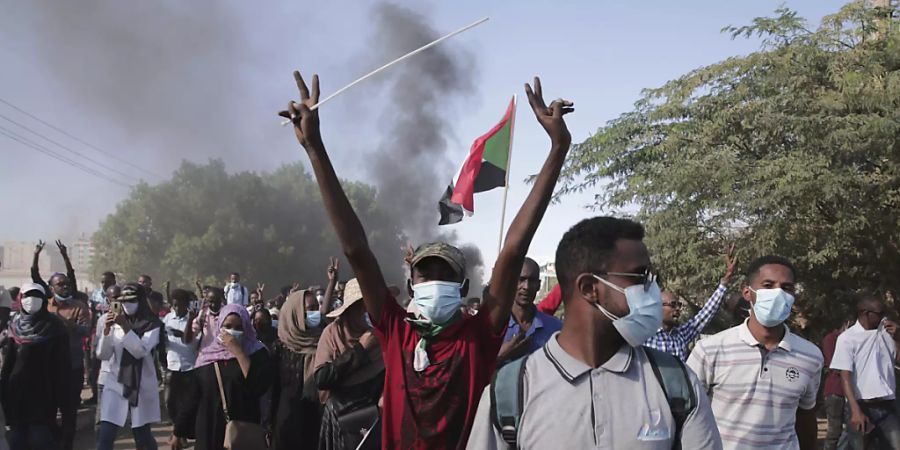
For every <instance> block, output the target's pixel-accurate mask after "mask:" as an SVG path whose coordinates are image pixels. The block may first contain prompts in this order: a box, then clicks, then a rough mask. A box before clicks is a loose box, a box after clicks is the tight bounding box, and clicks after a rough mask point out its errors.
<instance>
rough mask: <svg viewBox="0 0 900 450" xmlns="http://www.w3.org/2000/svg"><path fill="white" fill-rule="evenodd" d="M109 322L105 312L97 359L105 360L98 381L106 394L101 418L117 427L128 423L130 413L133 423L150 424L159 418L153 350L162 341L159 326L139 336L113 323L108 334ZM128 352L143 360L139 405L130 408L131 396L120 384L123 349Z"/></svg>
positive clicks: (101, 323)
mask: <svg viewBox="0 0 900 450" xmlns="http://www.w3.org/2000/svg"><path fill="white" fill-rule="evenodd" d="M105 323H106V314H104V315H102V316H101V317H100V320H99V321H98V322H97V329H98V330H97V334H99V343H98V344H97V358H98V359H100V360H101V361H103V362H104V364H102V365H101V368H100V378H99V380H98V381H99V384H101V385H103V395H101V396H100V405H99V408H100V420H101V421H104V422H110V423H112V424H115V425H117V426H120V427H121V426H123V425H125V420H126V419H127V418H128V413H129V412H130V413H131V426H132V427H133V428H138V427H142V426H144V425H146V424H148V423H155V422H159V421H160V410H159V387H158V383H157V380H156V368H155V364H154V357H153V353H152V352H153V350H154V349H155V348H156V345H157V344H158V343H159V328H154V329H153V330H150V331H148V332H146V333H144V336H143V337H140V338H139V337H138V335H137V334H135V333H134V332H131V331H129V332H128V334H125V332H124V330H123V329H122V327H120V326H118V325H113V326H112V329H110V331H109V336H104V335H103V329H102V328H103V324H105ZM123 351H127V352H128V353H131V355H132V356H134V357H135V358H142V359H143V367H142V368H141V389H140V392H139V393H138V404H137V406H136V407H134V408H131V407H130V406H129V404H128V399H126V398H125V397H123V395H122V392H123V390H124V388H123V386H122V383H119V365H120V364H121V361H122V352H123Z"/></svg>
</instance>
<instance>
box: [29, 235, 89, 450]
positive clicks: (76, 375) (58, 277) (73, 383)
mask: <svg viewBox="0 0 900 450" xmlns="http://www.w3.org/2000/svg"><path fill="white" fill-rule="evenodd" d="M56 246H57V247H58V248H59V252H60V254H61V255H62V257H63V261H64V262H65V264H66V272H67V273H68V275H63V274H61V273H55V274H53V275H52V276H51V277H50V280H49V285H48V284H47V283H44V281H43V280H42V279H41V275H40V271H39V269H38V262H39V261H38V259H39V257H40V254H41V251H42V250H43V249H44V242H43V241H39V242H38V244H37V246H35V250H34V259H33V261H32V265H31V278H32V281H33V282H35V283H37V284H40V285H42V286H44V287H45V288H49V290H48V296H49V299H48V305H47V310H48V311H49V312H50V313H52V314H56V315H57V316H59V318H61V319H63V323H64V324H65V325H66V331H67V333H68V335H69V357H70V359H71V365H70V367H71V371H70V372H69V375H68V377H67V379H68V380H69V381H68V383H67V384H66V389H67V392H68V396H67V397H66V399H65V401H64V402H63V406H62V408H60V416H61V422H62V423H61V425H60V435H61V441H62V446H61V447H62V449H63V450H72V445H73V442H74V439H75V420H76V414H77V412H78V406H79V405H80V404H81V388H82V387H83V386H84V348H83V346H82V340H83V339H84V338H86V337H88V336H89V335H90V333H91V311H90V308H88V305H87V304H86V303H85V302H83V301H82V300H80V299H78V298H76V296H75V293H76V292H78V285H77V283H76V281H75V269H74V268H73V267H72V262H71V260H70V259H69V253H68V249H67V248H66V246H65V245H63V243H62V242H61V241H56ZM50 294H52V295H50Z"/></svg>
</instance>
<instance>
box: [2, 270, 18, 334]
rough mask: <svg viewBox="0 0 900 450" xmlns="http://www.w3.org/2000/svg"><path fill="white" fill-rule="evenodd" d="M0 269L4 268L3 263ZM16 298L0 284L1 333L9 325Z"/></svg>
mask: <svg viewBox="0 0 900 450" xmlns="http://www.w3.org/2000/svg"><path fill="white" fill-rule="evenodd" d="M0 268H2V263H0ZM13 289H15V288H13ZM16 295H18V292H16ZM14 298H15V296H14V295H13V294H12V292H11V290H9V289H6V287H5V286H3V285H2V284H0V331H3V330H5V329H6V325H7V324H8V323H9V315H10V313H11V312H12V303H13V299H14Z"/></svg>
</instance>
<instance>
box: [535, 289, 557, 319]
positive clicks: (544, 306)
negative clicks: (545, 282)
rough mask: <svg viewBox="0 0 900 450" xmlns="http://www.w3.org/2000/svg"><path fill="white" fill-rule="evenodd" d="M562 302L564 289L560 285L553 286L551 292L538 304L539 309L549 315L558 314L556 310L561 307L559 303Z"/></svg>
mask: <svg viewBox="0 0 900 450" xmlns="http://www.w3.org/2000/svg"><path fill="white" fill-rule="evenodd" d="M561 303H562V290H561V289H560V287H559V285H558V284H557V285H556V286H554V287H553V289H551V290H550V293H549V294H547V296H546V297H544V299H543V300H541V301H540V302H539V303H538V305H537V310H538V311H540V312H542V313H544V314H548V315H551V316H552V315H554V314H556V310H557V309H559V305H560V304H561Z"/></svg>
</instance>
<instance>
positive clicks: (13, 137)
mask: <svg viewBox="0 0 900 450" xmlns="http://www.w3.org/2000/svg"><path fill="white" fill-rule="evenodd" d="M0 134H2V135H3V136H6V137H7V138H8V139H11V140H13V141H16V142H18V143H20V144H22V145H24V146H26V147H28V148H31V149H33V150H36V151H38V152H40V153H43V154H45V155H47V156H49V157H51V158H53V159H56V160H58V161H61V162H63V163H65V164H68V165H70V166H72V167H75V168H77V169H80V170H81V171H83V172H85V173H87V174H89V175H93V176H95V177H97V178H100V179H102V180H105V181H108V182H110V183H115V184H118V185H119V186H122V187H126V188H133V187H134V186H132V185H130V184H127V183H123V182H121V181H119V180H116V179H113V178H110V177H107V176H105V175H103V173H101V172H98V171H97V170H95V169H93V168H91V167H88V166H85V165H83V164H81V163H79V162H78V161H75V160H72V159H70V158H68V157H66V156H65V155H61V154H58V153H56V152H54V151H53V150H50V149H48V148H46V147H44V146H42V145H40V144H38V143H35V142H32V141H30V140H28V138H26V137H23V136H21V135H18V134H16V133H15V132H13V131H11V130H9V129H7V128H4V127H2V126H0Z"/></svg>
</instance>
